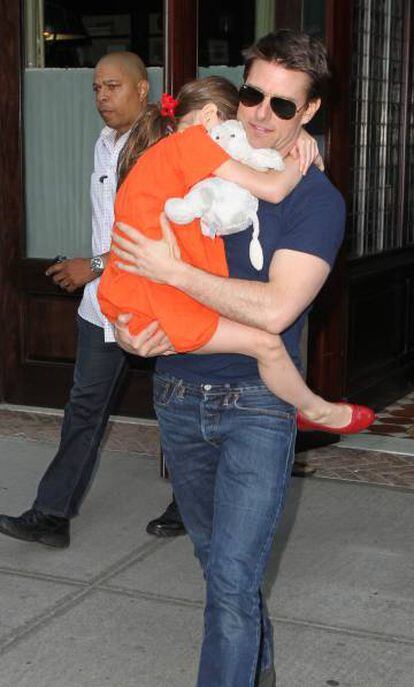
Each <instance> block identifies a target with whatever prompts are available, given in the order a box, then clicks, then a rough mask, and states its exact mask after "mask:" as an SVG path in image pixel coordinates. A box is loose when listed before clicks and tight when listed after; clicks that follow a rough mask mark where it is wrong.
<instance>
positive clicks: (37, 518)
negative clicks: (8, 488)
mask: <svg viewBox="0 0 414 687" xmlns="http://www.w3.org/2000/svg"><path fill="white" fill-rule="evenodd" d="M0 532H1V533H2V534H6V535H7V536H8V537H14V538H15V539H23V540H24V541H37V542H40V543H41V544H47V546H55V547H57V548H59V549H65V548H66V547H68V546H69V544H70V528H69V520H68V519H67V518H58V517H56V516H55V515H46V514H44V513H41V512H40V511H38V510H35V509H34V508H31V509H30V510H28V511H26V512H25V513H22V515H19V516H18V517H17V518H12V517H10V516H9V515H0Z"/></svg>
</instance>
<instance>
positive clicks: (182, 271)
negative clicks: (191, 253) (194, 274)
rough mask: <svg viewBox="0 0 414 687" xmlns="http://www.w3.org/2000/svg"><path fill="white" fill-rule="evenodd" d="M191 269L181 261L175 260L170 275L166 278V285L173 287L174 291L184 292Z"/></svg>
mask: <svg viewBox="0 0 414 687" xmlns="http://www.w3.org/2000/svg"><path fill="white" fill-rule="evenodd" d="M191 270H192V267H191V265H189V264H188V263H186V262H183V261H182V260H177V261H176V262H175V264H174V267H173V269H172V270H171V272H170V275H169V276H167V283H168V284H169V285H170V286H174V287H175V288H176V289H180V290H181V291H184V290H185V285H186V283H187V281H188V275H189V273H190V272H191Z"/></svg>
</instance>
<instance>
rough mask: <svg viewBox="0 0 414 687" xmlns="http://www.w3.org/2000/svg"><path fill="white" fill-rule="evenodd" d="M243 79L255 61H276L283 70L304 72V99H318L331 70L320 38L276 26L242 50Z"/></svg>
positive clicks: (325, 85) (322, 93)
mask: <svg viewBox="0 0 414 687" xmlns="http://www.w3.org/2000/svg"><path fill="white" fill-rule="evenodd" d="M244 58H245V67H244V79H245V80H246V79H247V77H248V75H249V71H250V69H251V66H252V64H253V62H254V61H255V60H264V61H265V62H277V64H280V65H281V66H282V67H285V68H286V69H292V70H294V71H299V72H304V73H305V74H307V75H308V77H309V80H310V85H309V91H308V101H310V100H316V98H322V97H323V95H324V94H325V90H326V87H327V84H328V82H329V79H330V77H331V72H330V69H329V65H328V58H327V53H326V48H325V46H324V44H323V43H322V41H321V40H320V39H319V38H316V37H315V36H310V35H309V34H307V33H304V32H302V31H292V30H291V29H279V30H278V31H275V32H274V33H268V34H267V35H266V36H263V37H262V38H260V39H259V40H258V41H257V42H256V43H254V44H253V45H252V46H251V47H250V48H248V49H247V50H245V52H244Z"/></svg>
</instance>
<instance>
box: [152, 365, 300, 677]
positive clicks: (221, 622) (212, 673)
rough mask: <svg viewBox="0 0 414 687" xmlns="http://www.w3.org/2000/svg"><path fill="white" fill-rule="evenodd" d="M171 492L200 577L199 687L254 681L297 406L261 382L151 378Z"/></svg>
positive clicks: (266, 646)
mask: <svg viewBox="0 0 414 687" xmlns="http://www.w3.org/2000/svg"><path fill="white" fill-rule="evenodd" d="M154 405H155V410H156V413H157V417H158V420H159V423H160V429H161V444H162V448H163V451H164V456H165V458H166V462H167V466H168V469H169V472H170V475H171V479H172V483H173V489H174V493H175V495H176V498H177V502H178V506H179V509H180V512H181V515H182V517H183V520H184V523H185V526H186V528H187V531H188V534H189V535H190V537H191V539H192V541H193V544H194V547H195V553H196V556H197V557H198V559H199V561H200V563H201V566H202V569H203V573H204V577H205V580H206V587H207V594H206V607H205V617H204V638H203V643H202V648H201V657H200V666H199V673H198V681H197V687H213V686H214V687H253V686H254V685H255V684H257V680H258V676H259V674H260V673H261V672H265V671H267V670H269V668H270V666H271V664H272V661H273V640H272V628H271V624H270V620H269V618H268V616H267V613H266V608H265V605H264V603H263V602H262V597H261V592H260V586H261V583H262V581H263V576H264V571H265V568H266V563H267V561H268V558H269V554H270V549H271V545H272V541H273V537H274V534H275V531H276V526H277V523H278V521H279V517H280V515H281V512H282V509H283V503H284V499H285V495H286V491H287V487H288V484H289V480H290V474H291V466H292V462H293V451H294V443H295V434H296V421H295V412H294V409H293V408H292V407H291V406H288V405H287V404H286V403H284V402H282V401H280V400H279V399H277V398H276V397H275V396H273V394H271V393H270V391H268V389H267V388H266V387H265V386H264V385H263V383H262V382H261V381H260V380H257V379H256V380H252V382H251V383H249V382H243V383H241V384H234V385H227V384H226V385H222V386H221V385H220V386H215V385H209V384H203V385H196V384H187V383H185V382H184V381H182V380H177V379H174V378H171V377H168V376H167V375H164V374H162V375H159V374H158V375H155V377H154Z"/></svg>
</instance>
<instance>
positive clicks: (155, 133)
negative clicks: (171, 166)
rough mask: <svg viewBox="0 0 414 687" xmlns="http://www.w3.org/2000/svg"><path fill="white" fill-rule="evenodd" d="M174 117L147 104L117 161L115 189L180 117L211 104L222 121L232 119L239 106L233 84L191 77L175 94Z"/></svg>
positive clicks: (175, 127)
mask: <svg viewBox="0 0 414 687" xmlns="http://www.w3.org/2000/svg"><path fill="white" fill-rule="evenodd" d="M177 100H178V105H177V107H176V108H175V113H174V115H175V116H174V118H172V117H166V116H164V115H162V114H161V111H160V108H159V107H158V105H148V106H147V108H146V109H145V110H144V111H143V113H142V114H140V116H139V117H138V119H137V120H136V122H135V124H134V125H133V127H132V129H131V133H130V134H129V136H128V140H127V142H126V143H125V145H124V147H123V149H122V151H121V154H120V156H119V161H118V188H119V186H120V185H121V184H122V182H123V181H124V179H125V177H126V176H127V174H128V172H129V170H130V169H131V167H133V165H134V164H135V162H136V161H137V160H138V158H139V157H140V155H142V153H143V152H145V150H147V148H149V147H150V146H152V145H154V143H157V142H158V141H159V140H160V139H161V138H164V137H165V136H168V135H169V134H171V133H173V132H174V131H176V129H177V124H178V122H179V120H180V118H181V117H184V116H185V115H186V114H188V113H189V112H192V111H193V110H201V109H202V108H203V107H204V105H207V103H214V104H215V105H216V107H217V114H218V116H219V117H220V119H222V120H223V121H225V120H226V119H234V118H235V117H236V114H237V108H238V105H239V96H238V91H237V88H236V86H234V85H233V84H232V83H231V82H230V81H228V80H227V79H225V78H223V77H221V76H207V77H205V78H204V79H194V81H189V82H188V83H187V84H185V86H183V87H182V88H181V90H180V92H179V93H178V96H177Z"/></svg>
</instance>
